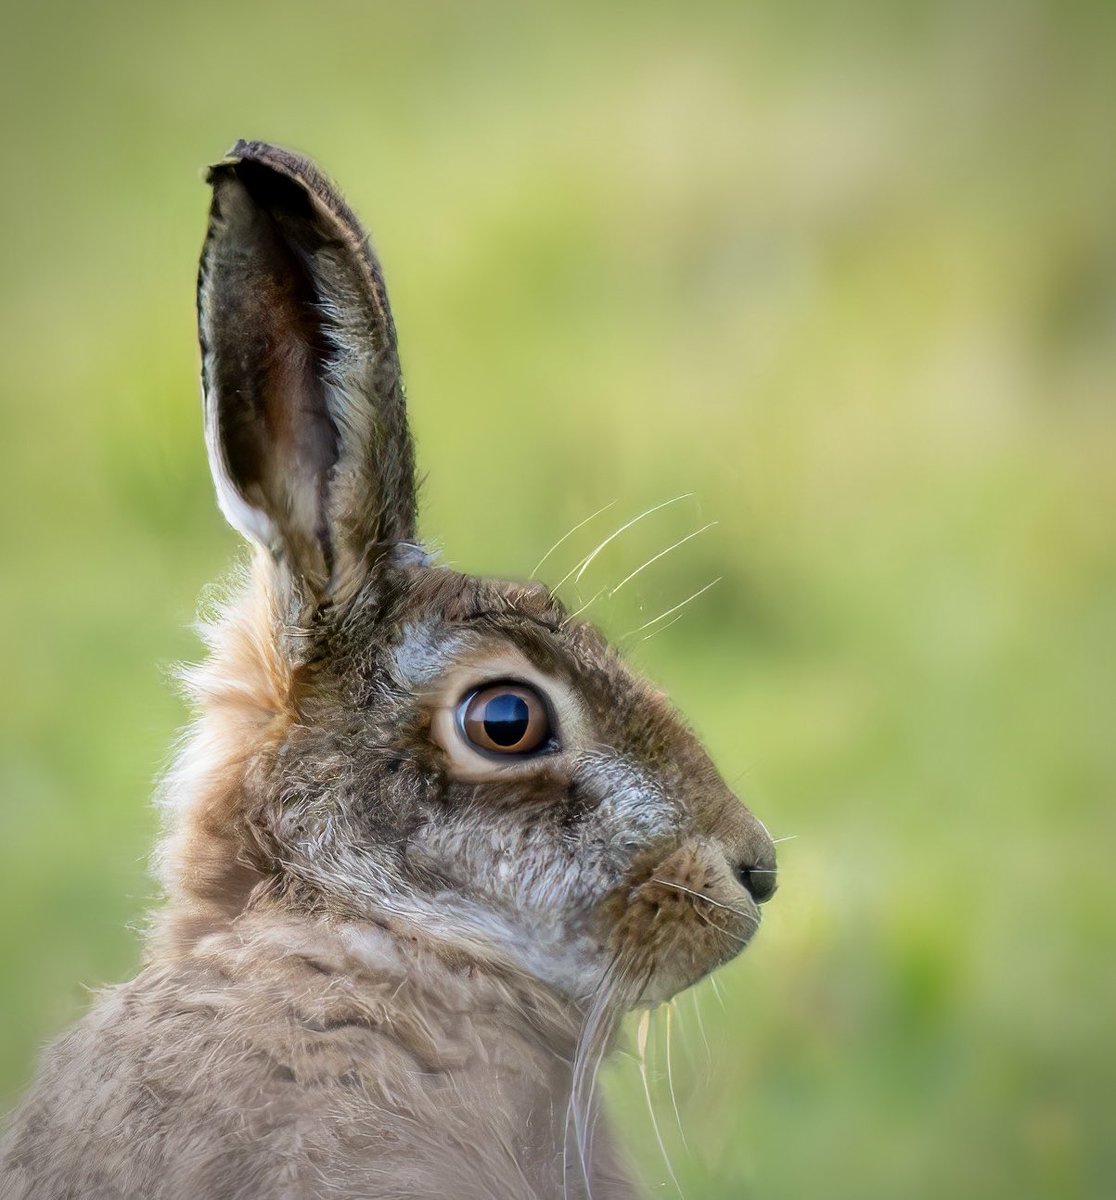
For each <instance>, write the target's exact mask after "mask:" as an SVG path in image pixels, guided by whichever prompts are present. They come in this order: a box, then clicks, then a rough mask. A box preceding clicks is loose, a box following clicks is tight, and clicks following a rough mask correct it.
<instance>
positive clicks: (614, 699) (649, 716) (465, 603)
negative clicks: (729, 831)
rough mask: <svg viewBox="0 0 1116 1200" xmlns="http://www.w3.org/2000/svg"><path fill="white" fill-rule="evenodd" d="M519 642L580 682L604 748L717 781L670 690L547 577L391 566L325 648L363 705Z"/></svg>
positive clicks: (692, 783)
mask: <svg viewBox="0 0 1116 1200" xmlns="http://www.w3.org/2000/svg"><path fill="white" fill-rule="evenodd" d="M486 643H487V644H488V645H490V646H491V647H492V650H493V652H494V653H496V652H498V651H499V650H500V649H501V648H502V647H504V646H506V645H511V646H514V648H515V649H516V650H518V651H519V652H520V653H522V654H523V655H524V656H525V657H526V658H527V659H528V661H529V662H530V663H531V664H532V665H533V666H534V667H536V668H537V669H538V670H539V671H541V672H543V673H544V674H547V675H551V676H554V677H556V678H558V679H561V680H562V681H563V682H565V683H566V684H568V685H569V686H571V687H572V688H574V689H575V690H576V691H577V693H578V695H579V697H580V699H581V701H582V703H583V704H584V706H585V709H586V711H587V713H588V715H589V717H590V719H591V721H592V724H593V727H594V730H595V733H596V736H597V739H598V740H599V743H600V744H601V748H602V749H605V748H615V749H617V750H621V751H622V752H623V753H624V754H625V755H627V756H629V757H630V758H632V759H634V760H635V761H638V762H639V763H641V765H643V766H646V767H649V768H651V769H653V770H654V771H656V772H658V773H659V774H660V776H661V778H662V780H663V782H664V783H666V784H667V785H668V786H669V785H678V786H684V788H685V790H687V791H689V790H691V789H692V788H694V787H703V786H707V785H717V784H718V781H719V776H718V774H717V772H716V769H715V767H714V766H713V764H712V762H711V761H710V759H709V757H708V755H707V753H706V752H705V750H704V748H703V747H702V746H701V744H700V742H699V741H698V740H697V738H696V737H695V736H694V735H693V734H692V733H691V731H690V730H689V728H688V726H687V725H686V724H685V722H684V721H683V720H682V718H681V717H680V715H679V714H678V712H677V710H676V709H675V708H674V707H673V705H672V704H671V703H670V701H669V700H668V699H667V697H666V696H665V695H664V694H663V693H662V692H661V691H660V690H659V689H658V688H657V687H655V686H654V685H653V684H652V683H651V682H650V681H648V680H647V679H646V678H644V677H643V676H641V675H639V674H638V673H637V672H635V671H633V670H632V669H631V668H630V667H629V666H628V665H627V664H626V662H625V661H624V659H623V657H622V656H621V654H620V653H619V652H618V651H617V650H616V649H615V648H614V647H613V646H611V645H610V644H609V643H608V641H607V640H606V639H605V637H604V636H603V635H602V634H601V632H600V631H599V630H598V629H597V628H596V627H595V626H593V625H592V624H590V623H589V622H586V621H581V620H576V619H574V620H571V619H570V618H569V616H568V614H567V612H566V609H565V607H564V605H563V604H562V602H561V601H560V600H559V599H558V598H557V597H555V596H554V595H553V594H552V593H551V592H550V590H549V589H548V588H547V587H546V586H545V585H544V584H542V583H537V582H529V583H521V582H513V581H502V580H493V579H481V578H477V577H475V576H471V575H465V574H462V573H460V572H457V571H454V570H451V569H449V568H443V567H416V568H412V569H407V570H403V571H398V572H394V573H392V576H391V577H390V578H386V579H384V580H382V581H381V583H380V586H379V587H378V588H377V590H376V592H375V593H374V594H370V595H369V596H367V597H358V598H357V600H356V601H355V602H354V604H353V606H352V607H351V609H350V610H349V611H348V612H347V613H346V614H344V615H343V616H341V615H339V619H338V620H337V621H336V622H335V623H334V624H333V626H332V627H331V628H330V629H329V630H328V632H325V640H324V642H323V643H322V644H321V645H320V646H319V653H320V654H322V655H323V656H324V657H325V658H327V659H329V660H331V662H332V666H333V667H334V669H335V670H337V671H338V672H340V674H341V675H342V676H344V677H346V681H347V683H348V685H349V687H351V688H352V689H354V690H353V691H351V692H350V695H352V696H353V698H354V700H356V701H357V702H358V703H363V702H367V701H369V700H372V699H374V698H375V697H376V696H377V695H379V694H382V689H383V688H384V686H385V685H387V686H391V687H392V690H413V691H419V690H421V689H422V688H423V687H424V686H425V685H428V684H431V683H433V682H434V681H435V680H437V679H438V678H439V677H440V676H441V675H442V674H443V673H444V672H445V671H446V670H447V669H448V668H449V667H450V666H451V665H452V664H453V662H454V661H455V660H456V658H457V657H458V656H459V655H460V654H462V653H464V652H465V651H466V650H468V651H474V652H475V651H476V650H477V649H478V648H479V647H483V646H485V644H486Z"/></svg>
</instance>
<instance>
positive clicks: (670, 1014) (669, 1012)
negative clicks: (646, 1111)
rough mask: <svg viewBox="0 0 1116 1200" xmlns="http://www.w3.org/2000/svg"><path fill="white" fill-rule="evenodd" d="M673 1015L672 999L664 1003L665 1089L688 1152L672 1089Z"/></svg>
mask: <svg viewBox="0 0 1116 1200" xmlns="http://www.w3.org/2000/svg"><path fill="white" fill-rule="evenodd" d="M673 1015H674V1001H673V1000H669V1001H668V1002H667V1005H666V1062H667V1091H669V1092H670V1106H671V1108H673V1109H674V1123H675V1125H677V1126H678V1136H679V1137H680V1138H681V1139H682V1149H683V1150H685V1151H686V1153H687V1154H689V1153H690V1144H689V1142H687V1141H686V1131H685V1129H683V1128H682V1117H681V1115H680V1114H679V1112H678V1096H677V1095H676V1094H675V1091H674V1066H673V1063H672V1061H671V1038H670V1030H671V1018H672V1017H673Z"/></svg>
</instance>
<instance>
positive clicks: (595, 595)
mask: <svg viewBox="0 0 1116 1200" xmlns="http://www.w3.org/2000/svg"><path fill="white" fill-rule="evenodd" d="M604 593H605V589H604V588H598V590H597V591H595V592H594V593H593V594H592V595H591V596H590V597H589V599H588V600H586V601H585V603H584V604H583V605H581V607H580V608H575V609H574V611H573V612H572V613H570V614H569V615H568V616H567V617H565V619H564V620H563V621H562V628H563V629H565V628H566V626H567V625H568V624H569V623H570V622H571V621H576V620H577V618H578V617H580V616H581V614H582V613H583V612H584V611H585V610H586V609H587V608H589V607H590V606H591V605H593V604H595V603H596V602H597V601H598V600H599V599H600V598H601V597H602V596H603V595H604Z"/></svg>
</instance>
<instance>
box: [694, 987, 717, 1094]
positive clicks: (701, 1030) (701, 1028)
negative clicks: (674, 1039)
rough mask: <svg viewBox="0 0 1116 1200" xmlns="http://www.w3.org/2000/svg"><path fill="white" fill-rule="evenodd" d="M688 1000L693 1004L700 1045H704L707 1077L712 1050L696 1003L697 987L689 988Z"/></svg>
mask: <svg viewBox="0 0 1116 1200" xmlns="http://www.w3.org/2000/svg"><path fill="white" fill-rule="evenodd" d="M690 1002H691V1003H692V1004H693V1006H694V1017H695V1018H696V1019H697V1027H698V1033H700V1034H701V1041H702V1045H703V1046H704V1047H705V1075H706V1078H708V1077H709V1071H710V1069H711V1068H712V1066H713V1051H712V1050H710V1048H709V1037H708V1035H707V1034H706V1032H705V1021H704V1020H703V1018H702V1015H701V1005H700V1004H699V1003H698V994H697V988H690Z"/></svg>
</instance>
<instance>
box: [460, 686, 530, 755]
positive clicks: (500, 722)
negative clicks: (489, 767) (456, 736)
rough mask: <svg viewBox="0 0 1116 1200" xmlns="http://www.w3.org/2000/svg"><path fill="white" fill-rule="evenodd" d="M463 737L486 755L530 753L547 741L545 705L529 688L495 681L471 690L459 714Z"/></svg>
mask: <svg viewBox="0 0 1116 1200" xmlns="http://www.w3.org/2000/svg"><path fill="white" fill-rule="evenodd" d="M461 728H462V730H463V731H464V733H465V736H466V737H467V738H468V739H469V741H470V742H472V743H473V745H474V746H476V747H477V748H478V749H480V750H485V751H487V752H488V753H489V754H533V753H535V752H536V751H538V750H542V749H545V748H546V747H547V746H548V744H549V742H550V737H551V734H550V718H549V717H548V716H547V711H546V705H545V704H544V703H543V701H542V698H541V697H540V696H539V695H538V693H537V692H535V691H534V690H533V689H532V688H529V687H524V686H523V685H522V684H516V683H494V684H490V685H489V686H488V687H484V688H481V689H480V690H479V691H477V692H474V693H473V695H472V696H470V697H469V699H468V700H467V701H466V703H465V711H464V713H463V714H462V716H461Z"/></svg>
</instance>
